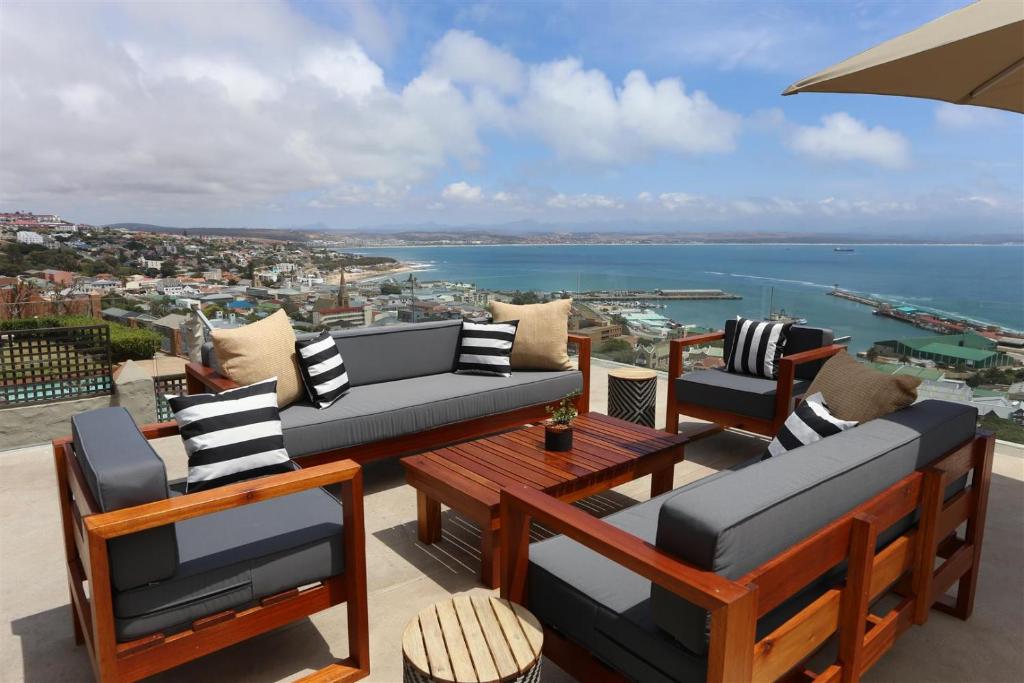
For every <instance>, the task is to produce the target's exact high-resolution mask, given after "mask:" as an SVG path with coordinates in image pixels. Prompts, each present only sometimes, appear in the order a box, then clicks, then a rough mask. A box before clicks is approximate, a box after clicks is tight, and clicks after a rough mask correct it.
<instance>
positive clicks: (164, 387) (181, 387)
mask: <svg viewBox="0 0 1024 683" xmlns="http://www.w3.org/2000/svg"><path fill="white" fill-rule="evenodd" d="M153 391H154V392H155V393H156V420H157V422H166V421H167V420H173V419H174V412H173V411H172V410H171V406H170V404H168V403H167V396H180V395H182V394H187V393H188V389H187V388H186V385H185V373H181V374H179V375H160V376H159V377H154V378H153Z"/></svg>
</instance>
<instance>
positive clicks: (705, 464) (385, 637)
mask: <svg viewBox="0 0 1024 683" xmlns="http://www.w3.org/2000/svg"><path fill="white" fill-rule="evenodd" d="M612 367H616V366H615V365H614V364H611V363H606V362H604V361H600V360H594V361H593V367H592V371H593V387H592V399H591V401H592V403H591V407H592V409H594V410H597V411H598V412H604V410H605V405H606V404H605V399H606V395H607V373H608V370H609V369H610V368H612ZM658 389H659V394H658V399H659V409H658V413H657V414H658V415H659V417H660V418H663V412H662V411H663V407H664V401H665V381H664V376H663V375H662V379H661V380H660V381H659V387H658ZM659 426H660V425H659ZM154 444H155V446H156V448H157V450H158V452H159V453H160V455H161V456H162V457H163V458H164V459H165V461H166V463H167V467H168V471H169V474H170V475H171V476H172V477H181V476H184V474H185V463H186V459H185V455H184V451H183V449H182V446H181V441H180V439H178V438H177V437H171V438H168V439H161V440H158V441H156V442H154ZM764 447H765V443H764V441H761V440H760V439H755V438H752V437H748V436H745V435H742V434H738V433H723V434H720V435H717V436H714V437H711V438H709V439H706V440H704V441H701V442H699V443H698V444H696V445H694V446H691V447H690V448H688V449H687V461H686V462H684V463H681V464H680V465H679V466H677V467H676V470H675V482H674V483H675V485H676V486H679V485H682V484H684V483H686V482H689V481H692V480H695V479H699V478H701V477H705V476H707V475H709V474H711V473H713V472H715V471H717V470H720V469H723V468H726V467H729V466H731V465H733V464H735V463H738V462H740V461H742V460H744V459H747V458H749V457H751V456H752V455H754V454H756V453H759V452H761V451H762V450H763V449H764ZM364 474H365V494H366V496H365V505H366V552H367V566H368V582H369V600H370V630H371V644H370V648H371V666H372V673H371V675H370V677H369V679H367V680H371V681H382V682H388V683H392V682H395V681H399V680H401V677H402V676H401V633H402V630H403V628H404V626H405V624H406V622H408V621H409V619H411V618H412V617H413V616H414V615H415V614H416V613H417V612H418V611H419V610H420V609H422V608H423V607H425V606H427V605H429V604H431V603H433V602H435V601H437V600H439V599H442V598H444V597H446V596H448V595H450V594H453V593H460V592H465V591H471V592H474V593H487V592H488V591H487V590H486V589H484V588H483V587H482V586H481V585H480V584H479V583H478V578H477V574H478V571H479V561H480V558H479V553H478V551H477V548H478V547H479V545H478V544H479V538H478V535H479V531H478V529H477V528H476V527H475V526H474V525H473V523H472V522H469V521H468V520H466V519H464V518H461V517H460V516H459V515H457V514H455V513H453V512H452V511H450V510H445V512H444V513H443V515H444V517H445V524H444V536H443V539H442V541H441V542H440V543H438V544H435V545H432V546H425V545H422V544H420V543H419V542H418V541H417V538H416V495H415V491H414V490H413V489H412V488H410V487H409V486H407V485H405V483H404V479H403V473H402V469H401V467H400V466H399V464H398V462H397V461H396V460H389V461H383V462H379V463H376V464H372V465H369V466H367V467H366V468H365V471H364ZM648 491H649V482H648V481H646V477H645V478H643V479H639V480H637V481H634V482H631V483H629V484H626V485H623V486H620V487H618V488H616V489H614V490H612V491H610V492H608V493H605V494H601V495H598V496H594V497H591V498H588V499H585V500H584V501H581V502H580V503H579V504H578V505H580V506H581V507H583V508H585V509H587V510H588V511H590V512H592V513H594V514H598V515H603V514H608V513H610V512H613V511H615V510H618V509H621V508H623V507H626V506H629V505H632V504H633V503H635V502H639V501H642V500H645V499H646V498H647V497H648ZM0 520H2V522H0V548H2V549H3V552H2V553H0V577H3V578H2V581H0V619H2V621H3V622H5V623H7V624H9V628H6V629H4V631H3V634H2V635H0V680H2V681H4V682H5V683H6V682H15V681H61V682H62V683H77V682H79V681H80V682H82V683H85V682H87V681H92V680H93V674H92V668H91V667H90V665H89V662H88V656H87V654H86V650H85V648H84V647H75V645H74V643H73V640H72V631H71V622H70V609H69V607H68V592H67V588H66V577H65V575H64V569H63V566H62V554H63V549H62V536H61V527H60V520H59V517H58V507H57V502H56V485H55V480H54V475H53V457H52V454H51V452H50V450H49V448H48V447H47V446H45V445H41V446H35V447H30V448H22V449H18V450H11V451H5V452H0ZM1022 520H1024V450H1022V449H1021V448H1020V447H1017V446H1013V445H1011V444H1004V443H1000V444H999V445H998V446H997V449H996V458H995V466H994V474H993V481H992V490H991V500H990V503H989V513H988V524H987V531H986V538H985V553H984V555H983V558H982V572H981V579H980V586H979V590H978V594H977V602H976V607H975V611H974V615H973V617H972V618H971V619H970V620H969V621H967V622H961V621H958V620H956V619H954V618H952V617H949V616H947V615H945V614H941V613H938V612H935V611H933V612H932V613H931V615H930V617H929V621H928V624H927V625H926V627H924V628H914V629H912V630H911V631H910V632H908V633H907V634H906V635H905V636H903V637H902V638H900V639H899V640H898V641H897V642H896V644H895V646H894V647H893V648H892V649H891V650H890V651H889V652H888V653H887V654H886V655H885V656H883V657H882V659H881V660H880V661H879V662H878V664H877V665H875V666H874V668H872V669H871V671H870V672H869V673H868V675H867V676H865V677H864V680H866V681H923V680H929V681H966V680H972V681H979V680H985V681H1010V680H1020V676H1021V672H1022V671H1024V650H1022V649H1021V647H1020V641H1021V622H1020V605H1021V604H1024V535H1022V534H1021V523H1022ZM345 624H346V619H345V609H344V607H341V606H339V607H335V608H333V609H330V610H327V611H325V612H320V613H318V614H316V615H314V616H313V617H311V618H310V619H308V620H303V621H299V622H296V623H294V624H292V625H290V626H287V627H284V628H281V629H279V630H277V631H274V632H272V633H269V634H266V635H264V636H261V637H257V638H254V639H252V640H250V641H247V642H243V643H241V644H239V645H236V646H233V647H230V648H228V649H226V650H222V651H220V652H217V653H215V654H212V655H210V656H207V657H204V658H202V659H200V660H198V661H195V662H192V663H190V664H187V665H184V666H181V667H178V668H176V669H173V670H171V671H169V672H167V673H165V674H162V675H160V676H158V677H156V678H154V679H153V680H160V681H188V682H189V683H201V682H204V681H211V682H213V681H216V682H217V683H221V682H223V681H240V680H245V681H253V682H256V683H269V682H270V681H290V680H294V679H296V678H298V677H301V676H302V675H303V674H307V673H310V672H312V671H313V670H316V669H318V668H320V667H323V666H325V665H326V664H328V663H329V662H330V661H332V660H333V658H335V657H343V656H345V654H346V648H347V645H346V643H347V640H346V625H345ZM544 666H545V669H544V680H545V681H547V682H550V683H563V682H565V681H569V680H570V679H569V678H568V677H567V676H566V675H565V674H563V673H562V672H561V671H560V670H558V669H557V668H556V667H555V666H554V665H553V664H551V663H550V662H548V663H545V665H544Z"/></svg>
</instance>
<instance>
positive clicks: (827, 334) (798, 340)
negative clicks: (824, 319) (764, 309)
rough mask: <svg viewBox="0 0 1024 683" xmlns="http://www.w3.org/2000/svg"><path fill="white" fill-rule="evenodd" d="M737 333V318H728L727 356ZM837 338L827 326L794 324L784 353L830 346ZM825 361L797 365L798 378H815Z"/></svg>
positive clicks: (726, 334) (726, 323) (726, 325)
mask: <svg viewBox="0 0 1024 683" xmlns="http://www.w3.org/2000/svg"><path fill="white" fill-rule="evenodd" d="M735 335H736V319H735V318H733V319H732V320H726V321H725V343H724V346H725V349H724V357H725V358H728V357H729V351H731V350H732V340H733V337H734V336H735ZM835 338H836V337H835V334H834V333H833V332H832V330H830V329H828V328H825V327H808V326H806V325H793V326H792V327H790V328H789V336H787V337H786V348H785V351H784V353H783V355H784V356H790V355H793V354H794V353H800V352H801V351H810V350H811V349H817V348H821V347H822V346H828V345H829V344H831V343H832V341H833V340H834V339H835ZM826 360H827V359H826ZM824 363H825V361H823V360H816V361H811V362H809V363H802V364H800V365H798V366H796V377H797V379H814V377H815V376H816V375H817V374H818V370H820V369H821V366H822V365H824Z"/></svg>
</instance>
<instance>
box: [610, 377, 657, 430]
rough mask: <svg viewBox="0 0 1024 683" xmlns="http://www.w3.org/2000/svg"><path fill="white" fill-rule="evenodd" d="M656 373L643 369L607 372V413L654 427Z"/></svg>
mask: <svg viewBox="0 0 1024 683" xmlns="http://www.w3.org/2000/svg"><path fill="white" fill-rule="evenodd" d="M657 396H658V373H656V372H655V371H654V370H645V369H643V368H616V369H614V370H609V371H608V414H609V415H610V416H612V417H617V418H619V419H620V420H626V421H627V422H633V423H636V424H641V425H644V426H645V427H651V428H653V427H654V407H655V402H656V400H657Z"/></svg>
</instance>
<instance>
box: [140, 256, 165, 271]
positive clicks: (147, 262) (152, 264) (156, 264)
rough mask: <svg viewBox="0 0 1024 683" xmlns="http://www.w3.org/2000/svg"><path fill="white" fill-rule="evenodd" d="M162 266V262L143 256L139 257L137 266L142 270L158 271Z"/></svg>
mask: <svg viewBox="0 0 1024 683" xmlns="http://www.w3.org/2000/svg"><path fill="white" fill-rule="evenodd" d="M163 264H164V262H163V260H161V259H155V258H146V257H145V256H140V257H139V265H140V266H142V267H143V268H152V269H153V270H160V266H162V265H163Z"/></svg>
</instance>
